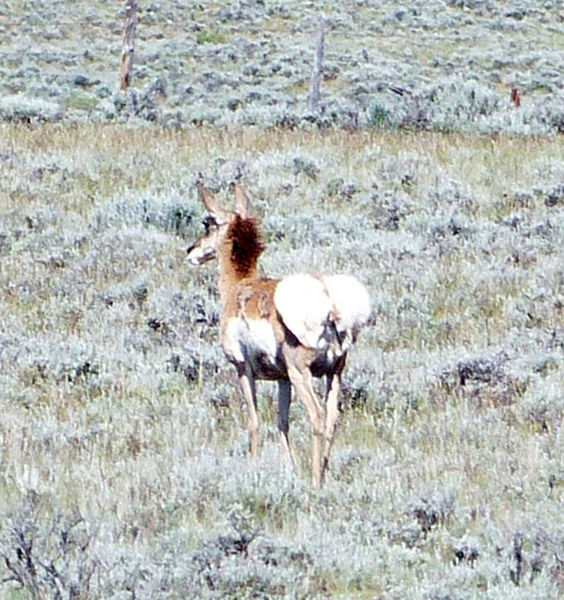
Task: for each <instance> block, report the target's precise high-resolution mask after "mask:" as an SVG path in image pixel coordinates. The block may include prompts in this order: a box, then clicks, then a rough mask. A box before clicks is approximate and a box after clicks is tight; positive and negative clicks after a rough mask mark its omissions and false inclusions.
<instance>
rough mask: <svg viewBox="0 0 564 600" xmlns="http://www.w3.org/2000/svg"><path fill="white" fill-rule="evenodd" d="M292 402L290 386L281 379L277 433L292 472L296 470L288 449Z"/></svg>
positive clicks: (279, 384) (285, 380) (288, 382)
mask: <svg viewBox="0 0 564 600" xmlns="http://www.w3.org/2000/svg"><path fill="white" fill-rule="evenodd" d="M291 401H292V385H291V384H290V381H289V380H288V379H281V380H280V381H279V382H278V431H279V432H280V441H281V442H282V447H283V448H284V452H285V453H286V456H287V458H288V460H289V461H290V465H291V467H292V470H294V471H295V470H296V469H297V466H296V460H295V459H294V455H293V454H292V449H291V448H290V439H289V437H288V433H289V430H290V420H289V419H290V402H291Z"/></svg>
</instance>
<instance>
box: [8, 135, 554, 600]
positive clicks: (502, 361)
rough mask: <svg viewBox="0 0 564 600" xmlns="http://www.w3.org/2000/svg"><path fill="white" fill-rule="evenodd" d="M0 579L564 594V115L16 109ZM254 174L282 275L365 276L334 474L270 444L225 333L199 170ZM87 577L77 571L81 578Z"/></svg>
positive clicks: (234, 593)
mask: <svg viewBox="0 0 564 600" xmlns="http://www.w3.org/2000/svg"><path fill="white" fill-rule="evenodd" d="M0 148H1V150H0V160H1V162H2V178H1V181H0V280H1V281H0V286H1V288H2V290H3V291H2V295H1V297H0V298H1V299H0V365H1V369H0V378H1V381H0V389H1V390H2V417H1V420H0V507H1V508H0V511H1V519H0V556H1V557H2V560H1V561H0V581H1V582H2V585H1V586H0V597H2V598H6V599H10V600H12V599H14V598H17V599H20V598H57V597H61V598H104V599H108V598H116V599H117V598H120V599H121V598H178V599H181V598H182V599H184V598H366V599H368V598H386V599H395V598H397V599H400V598H420V599H431V598H433V599H435V598H436V599H444V600H446V599H451V598H452V599H459V598H460V599H466V598H492V599H493V598H496V599H497V598H499V599H501V598H503V599H505V598H523V599H525V598H526V599H527V600H529V599H531V598H536V599H539V600H540V599H543V600H544V599H547V598H557V597H559V596H560V595H561V594H562V593H563V590H564V565H563V560H564V531H563V522H562V503H563V494H564V465H563V462H562V451H563V447H562V416H563V404H564V403H563V398H562V390H563V383H564V378H563V368H564V362H563V359H564V337H563V336H564V319H563V314H562V311H563V306H564V260H563V251H562V240H563V239H564V220H563V215H564V188H563V186H562V181H564V146H563V144H562V140H561V138H558V137H556V138H550V137H544V138H541V137H515V136H503V135H500V136H494V137H478V136H474V137H473V136H462V135H458V134H450V135H443V134H438V133H425V132H420V133H409V132H386V131H358V132H343V131H341V130H338V129H336V130H331V131H328V132H312V131H310V132H307V131H294V132H284V131H280V130H265V131H263V130H252V129H246V130H233V131H226V130H213V129H206V128H203V129H193V130H187V131H183V132H172V131H163V130H161V129H156V128H155V129H147V128H139V127H133V126H131V127H127V126H121V125H88V124H85V125H74V126H70V125H65V124H59V125H57V124H52V125H50V124H46V125H41V126H40V125H36V126H22V125H12V124H4V125H0ZM199 172H201V173H202V174H203V176H204V178H205V180H206V182H208V185H209V186H210V187H211V188H213V189H215V190H216V191H217V193H218V196H219V197H220V198H222V199H224V200H225V201H226V202H228V201H229V199H230V196H229V192H228V185H229V182H231V181H232V180H233V179H234V178H235V177H236V176H241V177H242V181H243V183H244V184H245V186H246V187H247V189H248V192H249V195H250V197H251V199H252V205H253V208H254V210H255V212H256V214H257V215H258V216H259V217H260V220H261V223H262V228H263V230H264V232H265V236H266V239H267V242H268V249H267V251H266V253H265V256H264V257H263V260H262V266H263V269H264V271H265V273H267V274H269V275H272V276H275V275H284V274H287V273H291V272H295V271H303V270H307V271H310V272H349V273H354V274H356V275H357V276H358V277H359V278H360V279H361V280H362V281H363V282H364V283H365V284H366V285H367V286H368V288H369V290H370V294H371V297H372V301H373V307H374V316H373V322H372V324H371V326H370V327H369V328H368V329H367V330H366V331H365V332H364V334H363V336H362V337H361V340H360V342H359V344H358V345H357V346H356V347H355V349H354V350H353V351H352V353H351V358H350V363H349V366H348V368H347V371H346V374H345V392H344V398H343V413H342V420H341V426H340V428H339V430H338V433H337V440H336V445H335V451H334V456H333V460H332V464H331V469H330V473H329V475H328V481H327V484H326V486H325V488H324V489H323V490H322V491H320V492H316V491H314V490H312V489H311V488H310V486H309V476H308V459H309V455H310V433H309V420H308V419H307V415H306V414H305V412H304V409H303V407H302V406H301V405H300V404H299V403H298V402H296V403H295V404H294V406H293V411H292V429H291V433H292V439H293V443H294V446H295V449H296V453H297V457H298V462H299V463H300V467H301V474H300V475H297V476H295V475H292V474H291V473H289V472H288V471H287V469H286V466H285V464H284V462H283V460H282V456H283V454H282V449H281V448H280V447H279V446H278V443H277V437H276V411H275V401H274V398H275V389H274V388H272V387H271V385H270V384H262V385H261V387H260V417H261V423H262V425H261V434H262V442H263V443H262V450H261V454H260V457H259V458H258V459H256V460H253V459H251V458H250V457H248V456H247V435H246V424H245V412H244V406H243V405H242V403H241V400H240V397H239V395H238V393H237V390H236V386H235V377H234V371H233V370H232V368H231V367H230V366H229V365H227V364H226V361H225V360H224V359H223V357H222V354H221V351H220V349H219V347H218V340H217V320H218V314H219V313H218V311H219V304H218V297H217V292H216V287H215V279H216V270H215V266H214V265H212V266H208V267H205V268H202V269H201V270H197V269H195V268H193V267H189V266H188V265H187V264H186V261H185V249H186V247H187V245H189V244H190V243H191V242H192V241H193V240H194V238H195V237H196V236H197V235H198V234H199V233H200V231H201V225H200V223H201V219H202V218H203V216H204V215H203V211H202V207H201V206H200V205H199V204H198V201H197V197H196V193H195V189H194V187H193V182H194V179H195V177H196V175H197V173H199ZM57 594H59V595H57Z"/></svg>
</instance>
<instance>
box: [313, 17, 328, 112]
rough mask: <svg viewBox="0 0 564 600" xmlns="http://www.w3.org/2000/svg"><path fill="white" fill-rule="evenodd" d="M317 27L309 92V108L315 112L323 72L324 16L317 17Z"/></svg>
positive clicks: (319, 95) (317, 106) (317, 105)
mask: <svg viewBox="0 0 564 600" xmlns="http://www.w3.org/2000/svg"><path fill="white" fill-rule="evenodd" d="M318 23H319V28H318V32H317V47H316V49H315V56H314V59H313V71H312V74H311V90H310V93H309V110H310V111H311V112H316V111H317V109H318V108H319V99H320V97H321V91H320V89H321V75H322V73H323V55H324V53H325V17H324V16H323V15H321V16H320V17H319V22H318Z"/></svg>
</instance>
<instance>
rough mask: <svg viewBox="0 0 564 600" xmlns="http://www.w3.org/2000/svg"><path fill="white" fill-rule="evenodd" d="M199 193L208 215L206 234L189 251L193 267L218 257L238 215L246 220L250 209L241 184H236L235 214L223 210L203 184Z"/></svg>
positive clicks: (199, 186)
mask: <svg viewBox="0 0 564 600" xmlns="http://www.w3.org/2000/svg"><path fill="white" fill-rule="evenodd" d="M198 192H199V195H200V198H201V200H202V202H203V203H204V206H205V207H206V210H207V211H208V214H207V216H206V217H205V218H204V220H203V225H204V234H203V235H201V236H200V237H199V238H198V239H197V240H196V241H195V242H194V243H193V244H192V245H191V246H190V247H189V248H188V249H187V253H188V260H189V261H190V263H192V264H193V265H202V264H204V263H206V262H208V261H210V260H212V259H214V258H216V257H217V252H218V248H219V247H220V245H221V242H222V240H223V239H224V238H225V235H226V233H227V230H228V228H229V225H230V223H231V222H232V221H233V219H234V218H235V217H236V216H237V215H239V216H240V217H242V218H246V216H247V208H248V198H247V194H246V193H245V191H244V190H243V188H242V187H241V186H240V185H239V184H235V212H233V211H230V210H225V209H224V208H222V207H221V206H220V205H219V203H218V202H217V200H216V199H215V198H214V196H213V194H212V193H211V192H210V191H209V190H207V189H206V188H205V187H204V186H203V185H202V184H201V183H199V184H198Z"/></svg>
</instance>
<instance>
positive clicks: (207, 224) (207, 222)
mask: <svg viewBox="0 0 564 600" xmlns="http://www.w3.org/2000/svg"><path fill="white" fill-rule="evenodd" d="M202 225H203V226H204V229H205V231H206V233H209V232H210V229H211V228H212V227H215V226H216V225H217V223H216V222H215V219H214V218H213V217H212V216H210V215H208V216H207V217H206V218H205V219H204V220H203V221H202Z"/></svg>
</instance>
